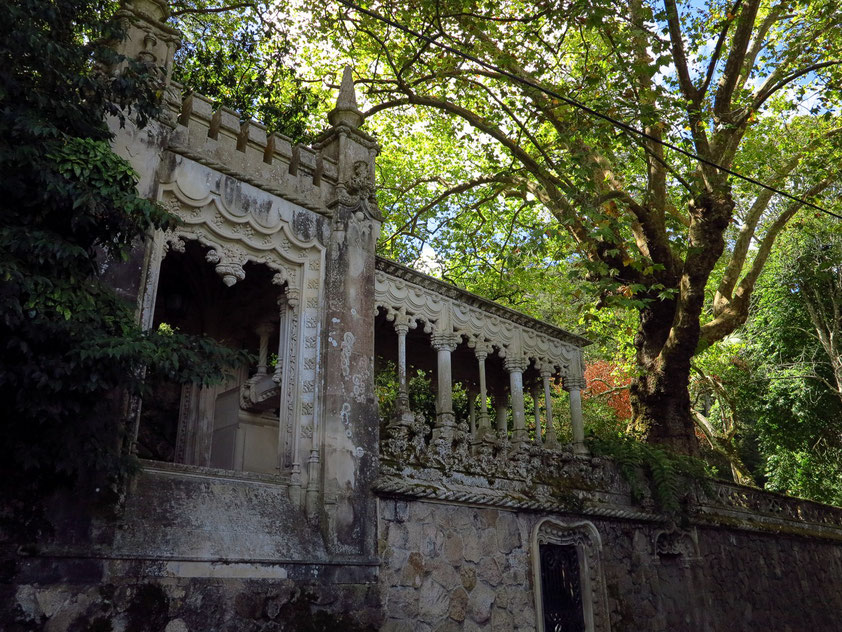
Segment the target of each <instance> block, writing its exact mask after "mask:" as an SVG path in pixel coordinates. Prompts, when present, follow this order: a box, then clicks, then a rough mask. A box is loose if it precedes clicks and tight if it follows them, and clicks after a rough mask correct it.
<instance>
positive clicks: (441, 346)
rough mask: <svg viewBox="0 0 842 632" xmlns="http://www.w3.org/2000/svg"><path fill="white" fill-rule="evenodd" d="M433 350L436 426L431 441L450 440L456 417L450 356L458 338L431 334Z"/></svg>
mask: <svg viewBox="0 0 842 632" xmlns="http://www.w3.org/2000/svg"><path fill="white" fill-rule="evenodd" d="M432 343H433V349H435V350H436V352H437V353H438V358H437V370H436V377H437V379H436V382H437V385H438V396H437V397H436V404H437V405H436V409H437V410H436V425H435V428H434V429H433V440H434V441H436V440H438V439H443V440H446V441H447V440H450V439H452V438H453V430H454V429H455V427H456V417H455V416H454V414H453V377H452V375H453V372H452V367H451V357H450V354H451V353H453V351H455V349H456V346H457V343H458V336H457V335H456V334H453V333H441V334H433V339H432Z"/></svg>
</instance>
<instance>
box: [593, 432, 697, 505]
mask: <svg viewBox="0 0 842 632" xmlns="http://www.w3.org/2000/svg"><path fill="white" fill-rule="evenodd" d="M589 447H590V450H591V453H592V454H594V455H597V456H603V457H607V458H610V459H611V460H612V461H614V463H615V464H616V465H617V468H618V470H619V472H620V476H622V478H623V480H625V481H626V483H627V484H628V485H629V489H630V492H631V497H632V501H633V502H635V503H640V502H641V501H642V500H643V499H644V498H646V497H647V493H646V491H647V490H648V491H649V492H650V494H649V495H651V497H652V499H653V501H654V502H655V507H656V509H658V510H659V511H661V512H663V513H666V514H668V515H670V516H676V515H677V514H680V513H681V512H682V510H683V506H682V499H683V498H684V497H685V496H687V495H688V494H689V493H690V492H691V491H692V490H693V489H694V487H699V486H701V487H702V489H705V490H707V489H708V488H709V485H710V478H711V475H710V472H709V471H708V466H707V465H706V464H705V463H704V462H703V461H700V460H698V459H694V458H692V457H688V456H682V455H678V454H674V453H672V452H668V451H666V450H663V449H661V448H658V447H655V446H652V445H649V444H647V443H641V442H639V441H634V440H632V439H627V438H622V437H618V438H616V439H597V438H592V439H590V440H589Z"/></svg>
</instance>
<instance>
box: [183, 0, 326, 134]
mask: <svg viewBox="0 0 842 632" xmlns="http://www.w3.org/2000/svg"><path fill="white" fill-rule="evenodd" d="M171 6H172V12H171V17H170V22H171V23H172V25H173V26H175V27H176V28H178V29H179V30H180V31H181V33H182V42H181V47H180V48H179V50H178V51H177V52H176V56H175V63H174V65H173V78H174V79H175V80H176V81H179V82H180V83H182V84H183V85H184V86H185V87H186V88H187V89H188V90H190V91H195V92H198V93H200V94H202V95H204V96H206V97H209V98H211V99H214V100H216V101H217V103H218V105H222V106H225V107H229V108H232V109H233V110H235V111H236V112H238V113H239V114H240V116H241V117H242V118H243V120H244V121H245V120H248V119H251V118H254V119H257V120H259V121H260V122H261V123H263V124H264V125H266V127H267V129H268V130H269V131H270V132H276V133H280V134H285V135H286V136H289V137H290V138H292V139H293V141H295V142H306V141H307V140H308V139H309V138H310V137H312V136H313V135H314V134H313V133H314V132H315V131H319V130H318V129H315V130H314V129H312V128H311V127H310V123H312V120H313V118H314V117H312V116H311V113H312V112H313V111H314V110H316V109H317V108H318V107H319V106H320V105H321V101H322V95H321V94H320V93H319V91H318V90H316V89H314V88H313V87H310V86H305V85H303V84H302V82H301V79H300V77H298V75H297V74H296V71H295V68H294V67H293V66H292V65H291V54H290V53H291V46H290V43H289V39H288V36H287V34H286V32H285V31H283V30H281V29H279V28H276V27H275V25H273V24H272V23H271V22H270V21H269V20H268V19H267V18H268V16H269V14H270V7H269V3H268V2H267V1H266V0H259V1H257V0H256V1H255V2H242V3H240V2H235V3H231V4H225V3H223V4H219V3H216V2H210V3H209V2H207V1H206V0H177V1H175V2H171Z"/></svg>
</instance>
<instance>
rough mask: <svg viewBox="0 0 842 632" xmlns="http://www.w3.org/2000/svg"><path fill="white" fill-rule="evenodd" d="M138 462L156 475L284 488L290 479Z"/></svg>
mask: <svg viewBox="0 0 842 632" xmlns="http://www.w3.org/2000/svg"><path fill="white" fill-rule="evenodd" d="M138 461H140V465H141V469H142V470H143V471H144V472H150V473H155V474H173V475H179V476H185V477H192V478H212V479H214V480H224V481H234V482H244V483H266V484H269V485H280V486H283V487H286V486H287V485H289V480H288V477H286V476H280V475H277V474H261V473H259V472H238V471H236V470H223V469H219V468H215V467H203V466H201V465H185V464H184V463H169V462H167V461H152V460H149V459H138Z"/></svg>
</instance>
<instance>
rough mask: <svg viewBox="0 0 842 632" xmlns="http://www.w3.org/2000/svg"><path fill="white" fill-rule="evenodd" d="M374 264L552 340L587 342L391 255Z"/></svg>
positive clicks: (581, 345)
mask: <svg viewBox="0 0 842 632" xmlns="http://www.w3.org/2000/svg"><path fill="white" fill-rule="evenodd" d="M376 267H377V269H378V270H381V271H382V272H385V273H386V274H389V275H391V276H394V277H398V278H400V279H403V280H405V281H408V282H410V283H415V284H416V285H419V286H421V287H423V288H426V289H428V290H431V291H433V292H436V293H437V294H441V295H442V296H445V297H447V298H450V299H453V300H456V301H459V302H461V303H465V304H467V305H471V306H473V307H476V308H478V309H481V310H483V311H485V312H488V313H490V314H494V315H495V316H499V317H500V318H504V319H506V320H510V321H512V322H513V323H517V324H518V325H521V326H523V327H527V328H529V329H533V330H535V331H537V332H540V333H542V334H545V335H547V336H550V337H552V338H555V339H556V340H562V341H564V342H566V343H568V344H571V345H573V346H575V347H580V348H581V347H586V346H587V345H589V344H591V341H590V340H588V339H587V338H584V337H582V336H579V335H578V334H574V333H572V332H569V331H567V330H565V329H562V328H561V327H556V326H555V325H551V324H550V323H548V322H545V321H543V320H538V319H537V318H532V317H531V316H527V315H526V314H523V313H521V312H518V311H517V310H514V309H511V308H508V307H504V306H503V305H500V304H498V303H495V302H494V301H490V300H488V299H486V298H482V297H481V296H478V295H476V294H474V293H472V292H469V291H468V290H463V289H461V288H458V287H456V286H455V285H451V284H450V283H446V282H445V281H441V280H440V279H436V278H435V277H431V276H430V275H428V274H424V273H423V272H418V271H417V270H413V269H412V268H410V267H407V266H405V265H403V264H400V263H398V262H396V261H392V260H391V259H386V258H384V257H377V262H376Z"/></svg>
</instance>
